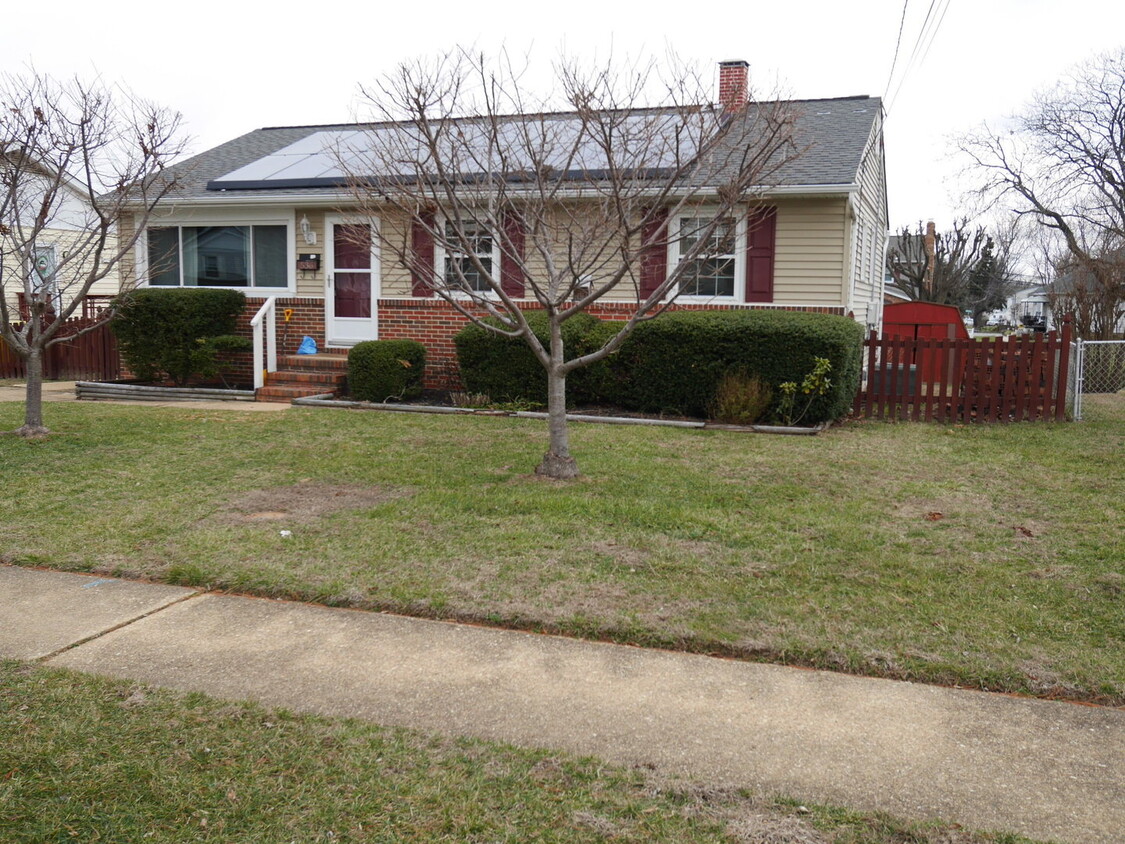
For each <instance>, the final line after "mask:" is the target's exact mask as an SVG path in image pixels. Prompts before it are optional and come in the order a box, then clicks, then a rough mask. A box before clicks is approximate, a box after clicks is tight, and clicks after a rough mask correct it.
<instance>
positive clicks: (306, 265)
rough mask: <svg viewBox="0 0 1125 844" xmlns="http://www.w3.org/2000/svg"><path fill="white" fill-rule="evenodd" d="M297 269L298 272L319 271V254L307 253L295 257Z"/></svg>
mask: <svg viewBox="0 0 1125 844" xmlns="http://www.w3.org/2000/svg"><path fill="white" fill-rule="evenodd" d="M297 269H299V270H312V271H314V272H315V271H316V270H319V269H320V254H319V253H318V252H309V253H305V254H299V255H297Z"/></svg>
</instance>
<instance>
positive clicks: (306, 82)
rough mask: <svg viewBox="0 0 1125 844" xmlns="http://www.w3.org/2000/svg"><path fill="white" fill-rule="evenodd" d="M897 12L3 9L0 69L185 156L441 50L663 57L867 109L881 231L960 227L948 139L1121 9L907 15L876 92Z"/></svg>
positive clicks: (1046, 3) (985, 116) (192, 6)
mask: <svg viewBox="0 0 1125 844" xmlns="http://www.w3.org/2000/svg"><path fill="white" fill-rule="evenodd" d="M903 8H904V5H903V2H902V0H851V2H840V0H832V1H831V2H823V1H822V0H802V2H791V3H788V4H778V3H768V4H766V3H760V2H755V0H749V2H745V0H744V2H742V3H739V4H737V5H736V4H733V3H730V2H725V3H708V2H707V0H700V2H695V3H687V2H684V0H679V2H674V3H672V2H664V0H644V1H643V2H641V0H638V2H634V3H620V2H618V3H612V2H606V0H563V2H555V3H528V2H526V1H525V2H508V1H507V0H505V2H484V3H476V4H473V3H465V2H449V0H431V2H428V3H403V2H397V3H373V2H362V3H359V2H351V3H348V2H335V3H318V2H309V0H298V2H288V3H271V4H266V3H254V4H250V3H241V2H234V1H233V0H226V2H215V0H193V2H191V3H184V4H175V3H160V4H156V3H151V2H145V3H137V2H120V0H117V1H116V2H115V1H114V0H108V2H98V3H90V2H73V0H62V1H61V2H54V3H50V4H43V5H39V4H36V3H29V2H23V3H20V4H18V5H14V6H13V5H11V4H9V7H8V8H6V9H5V12H4V16H3V21H4V25H3V28H2V30H0V56H2V57H3V58H2V59H0V61H2V62H3V69H4V70H5V71H8V72H22V71H25V70H26V69H27V68H28V66H29V65H33V66H34V68H35V69H36V70H38V71H40V72H43V73H48V74H52V75H56V76H63V75H73V74H79V75H81V76H84V77H90V76H93V75H95V74H100V75H101V76H102V77H103V79H105V80H107V81H112V82H121V83H124V84H125V85H127V86H128V87H130V88H131V89H132V90H134V91H135V92H137V93H138V94H140V95H142V96H144V97H146V98H149V99H152V100H156V101H158V102H160V103H162V104H164V105H167V106H169V107H171V108H174V109H177V110H179V111H180V112H182V113H183V115H184V119H185V123H186V127H187V130H188V132H189V133H190V135H191V137H192V139H193V140H192V145H191V147H192V150H193V151H194V152H198V151H201V150H204V149H207V148H209V147H212V146H215V145H217V144H219V143H222V142H223V141H226V140H229V139H231V138H234V137H236V136H238V135H240V134H242V133H244V132H246V131H249V130H251V129H255V128H258V127H261V126H285V125H297V124H310V123H336V122H347V121H349V120H351V119H353V118H354V115H355V106H356V91H357V86H358V85H359V83H361V82H370V81H372V80H374V79H376V78H378V76H379V75H380V74H382V73H385V72H386V71H388V70H390V69H392V68H393V67H394V66H395V65H396V64H398V63H399V62H402V61H405V60H409V59H412V58H417V57H419V56H428V55H433V54H435V53H437V52H439V51H442V50H444V49H448V48H450V47H452V46H456V45H465V46H475V47H477V48H478V49H481V50H484V51H486V52H490V53H491V52H495V51H496V50H497V49H498V48H499V47H500V46H502V45H503V46H506V47H507V49H508V50H509V51H511V52H515V53H519V54H523V53H527V52H530V53H531V55H532V57H533V58H534V59H536V60H538V59H539V58H542V59H543V63H544V64H546V63H547V62H549V61H550V59H551V58H553V57H554V56H557V55H558V54H559V53H560V51H563V52H565V53H567V54H569V55H574V56H578V57H581V58H582V59H583V60H587V61H597V60H599V58H604V57H605V56H606V55H607V54H608V53H609V52H611V51H612V53H613V54H614V55H615V56H631V57H638V56H648V55H657V56H660V55H663V54H665V53H666V52H667V51H668V50H669V49H670V48H671V49H673V50H674V51H675V52H676V53H677V54H678V55H679V56H680V57H681V58H683V59H685V60H688V61H691V62H695V63H697V64H699V65H701V66H703V67H713V66H715V65H717V63H718V62H719V61H722V60H724V59H745V60H747V61H749V62H750V72H751V75H752V78H753V80H754V83H755V85H756V87H758V88H760V89H762V90H769V89H772V88H773V87H775V86H776V85H780V86H781V87H782V89H783V90H785V91H786V92H787V93H789V94H791V95H792V96H794V97H799V98H814V97H840V96H849V95H855V94H869V95H874V96H883V95H884V93H885V92H887V97H886V102H885V105H886V106H887V107H888V108H889V118H888V122H887V132H886V145H887V169H888V182H889V194H890V215H891V225H892V227H896V226H901V225H903V224H908V223H913V222H916V221H918V220H920V219H928V218H933V219H935V220H936V221H937V222H938V223H939V225H947V224H948V223H949V222H950V221H951V220H952V219H953V218H954V217H955V216H959V215H960V214H961V213H962V212H963V210H964V207H965V206H964V205H963V204H962V203H961V200H960V196H959V187H958V182H957V179H956V173H957V171H958V169H959V165H958V164H957V162H956V161H955V160H954V159H953V158H952V157H951V155H950V151H951V142H950V136H951V135H953V134H955V133H957V132H959V131H964V130H967V129H970V128H972V127H973V126H975V125H978V124H979V123H980V122H981V121H983V120H989V121H990V122H995V121H998V120H1001V119H1003V118H1004V117H1005V116H1007V115H1009V114H1011V113H1012V112H1014V111H1017V110H1019V109H1020V108H1021V107H1022V105H1023V104H1024V103H1025V102H1026V101H1027V100H1028V99H1029V98H1030V97H1031V95H1032V94H1033V93H1034V92H1035V91H1036V90H1039V89H1041V88H1043V87H1044V86H1047V85H1050V84H1051V83H1053V82H1054V81H1055V80H1056V79H1058V78H1059V76H1060V75H1061V74H1062V73H1064V72H1065V71H1066V70H1067V68H1068V67H1070V66H1071V65H1073V64H1074V63H1076V62H1080V61H1082V60H1084V59H1086V58H1088V57H1090V56H1092V55H1093V54H1095V53H1097V52H1101V51H1105V50H1110V49H1116V48H1118V47H1120V46H1122V45H1123V44H1125V3H1122V2H1121V0H1065V2H1062V1H1061V0H932V2H931V0H909V2H907V4H906V7H905V8H906V15H905V21H904V24H903V26H902V38H901V44H900V46H899V48H898V50H899V55H898V60H897V64H896V65H895V70H894V75H893V77H892V76H891V68H892V61H893V60H894V56H895V49H896V43H897V42H898V41H899V39H898V35H899V28H900V21H903ZM928 14H929V16H930V24H929V26H927V27H925V28H924V24H925V22H926V18H927V15H928ZM938 21H940V25H938V26H935V25H934V24H935V23H936V22H938ZM920 37H921V45H920V48H919V49H917V50H916V49H915V47H916V45H918V44H919V39H920ZM912 59H913V61H912ZM540 84H547V83H546V81H545V80H544V81H543V82H542V83H540ZM888 89H889V90H888Z"/></svg>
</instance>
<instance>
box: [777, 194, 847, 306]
mask: <svg viewBox="0 0 1125 844" xmlns="http://www.w3.org/2000/svg"><path fill="white" fill-rule="evenodd" d="M775 204H776V205H777V240H776V243H775V250H776V251H775V253H774V273H773V300H774V302H775V303H777V304H781V305H842V304H843V303H844V293H845V286H844V285H845V278H844V269H845V267H846V265H847V260H846V255H847V252H846V251H845V250H846V247H847V230H848V221H847V200H846V199H845V198H844V197H842V196H841V197H832V198H828V199H819V198H817V199H799V200H798V199H794V200H778V201H777V202H776V203H775Z"/></svg>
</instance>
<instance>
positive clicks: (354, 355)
mask: <svg viewBox="0 0 1125 844" xmlns="http://www.w3.org/2000/svg"><path fill="white" fill-rule="evenodd" d="M425 368H426V347H425V346H423V345H422V344H421V343H418V342H416V341H414V340H369V341H367V342H366V343H357V344H356V345H355V346H353V347H352V349H351V351H350V352H348V392H349V393H351V396H352V398H353V399H359V400H360V401H375V402H384V401H387V400H388V399H398V400H399V401H404V400H406V399H415V398H418V396H420V395H422V375H423V373H424V371H425Z"/></svg>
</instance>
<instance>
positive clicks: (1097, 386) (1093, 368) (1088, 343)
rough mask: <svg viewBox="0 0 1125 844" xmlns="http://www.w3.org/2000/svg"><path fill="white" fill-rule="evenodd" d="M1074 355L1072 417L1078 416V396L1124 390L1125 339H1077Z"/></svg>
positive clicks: (1079, 415)
mask: <svg viewBox="0 0 1125 844" xmlns="http://www.w3.org/2000/svg"><path fill="white" fill-rule="evenodd" d="M1076 351H1077V354H1076V355H1075V364H1076V365H1075V367H1074V373H1075V382H1076V383H1075V389H1074V402H1073V404H1074V410H1073V418H1074V419H1079V420H1080V419H1081V418H1082V396H1083V395H1090V394H1092V393H1103V394H1104V393H1117V392H1121V391H1123V390H1125V340H1079V341H1078V343H1077V350H1076Z"/></svg>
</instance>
